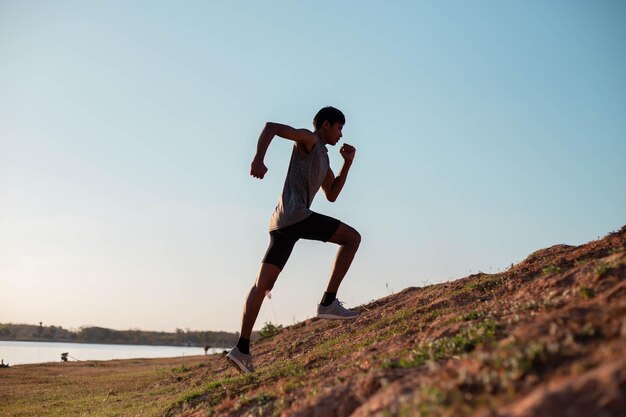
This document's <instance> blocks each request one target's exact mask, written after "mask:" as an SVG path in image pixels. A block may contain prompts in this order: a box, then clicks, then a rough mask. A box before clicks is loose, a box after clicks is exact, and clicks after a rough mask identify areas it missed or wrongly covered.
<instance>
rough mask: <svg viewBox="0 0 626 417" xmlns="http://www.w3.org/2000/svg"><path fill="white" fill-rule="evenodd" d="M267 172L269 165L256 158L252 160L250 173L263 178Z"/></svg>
mask: <svg viewBox="0 0 626 417" xmlns="http://www.w3.org/2000/svg"><path fill="white" fill-rule="evenodd" d="M266 172H267V167H266V166H265V164H264V163H263V161H262V160H258V159H256V158H254V160H253V161H252V166H251V167H250V175H252V176H253V177H255V178H258V179H260V180H262V179H263V177H264V176H265V173H266Z"/></svg>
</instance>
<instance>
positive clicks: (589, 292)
mask: <svg viewBox="0 0 626 417" xmlns="http://www.w3.org/2000/svg"><path fill="white" fill-rule="evenodd" d="M578 296H579V297H580V298H582V299H583V300H590V299H592V298H593V297H595V296H596V292H595V291H594V290H593V288H589V287H580V288H579V289H578Z"/></svg>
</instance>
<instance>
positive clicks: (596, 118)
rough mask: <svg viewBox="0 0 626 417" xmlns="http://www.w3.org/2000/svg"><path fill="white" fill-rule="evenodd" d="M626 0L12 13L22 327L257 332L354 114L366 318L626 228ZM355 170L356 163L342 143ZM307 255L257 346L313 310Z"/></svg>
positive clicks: (14, 296) (4, 89) (356, 277)
mask: <svg viewBox="0 0 626 417" xmlns="http://www.w3.org/2000/svg"><path fill="white" fill-rule="evenodd" d="M625 21H626V3H624V2H623V1H601V2H592V1H585V2H582V1H551V2H544V1H508V2H493V1H478V2H464V1H444V2H439V1H430V2H413V1H410V2H394V3H393V4H389V3H384V2H362V1H345V2H344V1H342V2H333V1H327V2H289V1H284V2H276V1H267V2H204V1H197V2H192V1H180V2H174V1H170V2H162V1H88V2H85V1H18V0H12V1H0V293H1V294H2V302H1V303H0V321H2V322H28V323H37V322H39V321H43V322H44V323H45V324H54V325H62V326H64V327H78V326H82V325H98V326H105V327H113V328H119V329H127V328H142V329H158V330H174V329H175V328H177V327H179V328H191V329H207V330H208V329H211V330H229V331H236V330H238V329H239V320H240V315H241V306H242V303H243V300H244V297H245V295H246V293H247V291H248V289H249V287H250V285H251V284H252V282H253V280H254V278H255V275H256V272H257V269H258V266H259V262H260V260H261V258H262V256H263V254H264V252H265V249H266V245H267V243H268V234H267V225H268V220H269V216H270V214H271V212H272V210H273V209H274V206H275V205H276V201H277V198H278V194H279V193H280V191H281V189H282V184H283V181H284V175H285V171H286V168H287V164H288V160H289V156H290V150H291V143H288V142H287V141H284V140H281V139H278V138H277V139H275V140H274V142H273V143H272V145H271V147H270V150H269V153H268V156H267V159H266V164H267V166H268V167H269V172H268V174H267V176H266V178H265V179H264V180H262V181H259V180H256V179H254V178H252V177H250V176H249V169H250V162H251V160H252V157H253V155H254V151H255V147H256V141H257V138H258V135H259V133H260V131H261V129H262V127H263V124H264V122H266V121H276V122H282V123H286V124H290V125H293V126H296V127H309V128H310V127H311V120H312V118H313V115H314V114H315V113H316V112H317V110H319V108H321V107H323V106H326V105H334V106H336V107H338V108H340V109H342V110H343V111H344V113H345V114H346V117H347V123H346V125H345V127H344V132H343V133H344V140H345V142H347V143H350V144H352V145H354V146H355V147H356V148H357V155H356V160H355V163H354V165H353V168H352V170H351V172H350V177H349V178H348V182H347V184H346V186H345V188H344V190H343V192H342V194H341V196H340V197H339V199H338V200H337V202H335V203H333V204H331V203H328V202H326V201H324V198H323V194H322V193H320V194H319V195H318V196H317V199H316V201H315V202H314V204H313V209H315V210H316V211H320V212H322V213H325V214H328V215H331V216H334V217H337V218H339V219H341V220H343V221H344V222H346V223H348V224H350V225H352V226H354V227H355V228H357V229H358V230H359V231H360V232H361V234H362V235H363V243H362V246H361V250H360V252H359V254H357V258H356V260H355V263H354V265H353V268H352V269H351V271H350V272H349V274H348V276H347V277H346V279H345V281H344V284H343V286H342V288H341V289H340V293H339V297H340V298H341V299H343V300H345V301H346V302H347V303H348V305H349V306H354V305H358V304H362V303H366V302H368V301H370V300H372V299H376V298H380V297H382V296H385V295H387V294H389V292H390V291H400V290H402V289H403V288H405V287H408V286H422V285H425V284H428V283H436V282H441V281H446V280H450V279H456V278H460V277H463V276H466V275H468V274H469V273H470V272H477V271H478V270H482V271H484V272H497V271H498V270H500V269H504V268H505V267H507V266H509V265H510V264H511V263H516V262H519V261H521V260H523V259H524V258H525V257H526V256H527V255H528V254H529V253H531V252H533V251H534V250H537V249H540V248H543V247H547V246H550V245H553V244H557V243H566V244H573V245H577V244H581V243H584V242H587V241H589V240H593V239H596V238H597V237H598V236H603V235H605V234H606V233H608V232H611V231H613V230H616V229H619V228H620V227H621V226H622V225H623V224H625V223H626V209H625V207H626V163H624V160H625V157H626V117H625V115H626V75H625V74H626V25H624V22H625ZM330 154H331V165H332V166H333V167H334V169H335V171H338V169H339V167H340V163H341V159H340V157H339V155H338V148H331V149H330ZM335 249H336V248H335V247H333V246H332V245H331V244H327V245H324V244H321V243H317V242H315V243H312V242H300V243H298V245H297V246H296V249H295V251H294V254H293V255H292V257H291V259H290V261H289V263H288V265H287V267H286V268H285V270H284V272H283V275H282V276H281V277H280V279H279V281H278V283H277V285H276V287H275V289H274V291H273V297H272V301H271V303H269V302H266V303H265V304H264V306H263V308H262V310H261V313H260V315H259V320H258V322H257V327H259V326H262V325H263V323H264V322H265V321H270V320H271V321H273V322H275V323H276V322H278V323H283V324H290V323H292V322H293V321H294V320H302V319H306V318H307V317H311V316H313V315H314V312H315V308H316V304H317V303H318V302H319V299H320V297H321V295H322V292H323V290H324V287H325V285H326V282H327V279H328V275H329V271H330V266H331V263H332V260H333V257H334V253H335Z"/></svg>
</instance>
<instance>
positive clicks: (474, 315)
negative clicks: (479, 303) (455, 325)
mask: <svg viewBox="0 0 626 417" xmlns="http://www.w3.org/2000/svg"><path fill="white" fill-rule="evenodd" d="M483 317H485V313H484V312H482V311H470V312H469V313H467V314H464V315H463V316H461V320H462V321H472V320H476V319H481V318H483Z"/></svg>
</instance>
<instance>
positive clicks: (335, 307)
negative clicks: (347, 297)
mask: <svg viewBox="0 0 626 417" xmlns="http://www.w3.org/2000/svg"><path fill="white" fill-rule="evenodd" d="M317 317H318V318H320V319H335V320H352V319H356V318H357V317H359V313H357V312H356V311H352V310H348V309H347V308H345V307H344V306H343V303H342V302H341V301H339V300H338V299H336V298H335V301H333V302H332V303H331V305H329V306H323V305H321V304H318V305H317Z"/></svg>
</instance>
